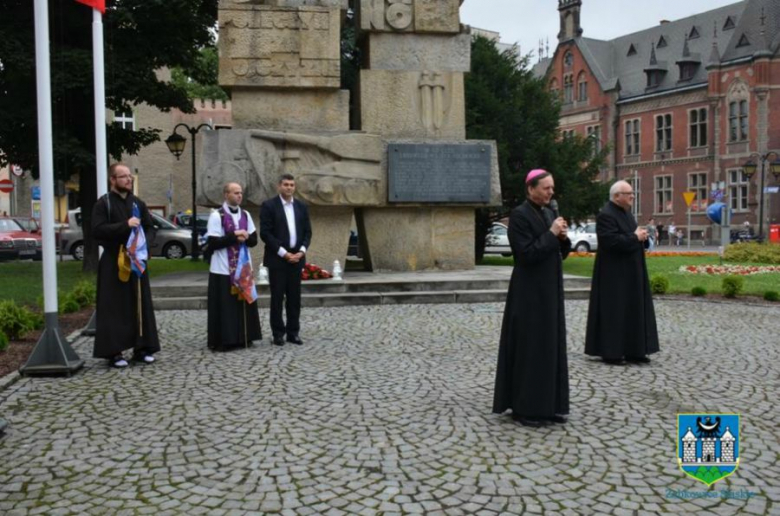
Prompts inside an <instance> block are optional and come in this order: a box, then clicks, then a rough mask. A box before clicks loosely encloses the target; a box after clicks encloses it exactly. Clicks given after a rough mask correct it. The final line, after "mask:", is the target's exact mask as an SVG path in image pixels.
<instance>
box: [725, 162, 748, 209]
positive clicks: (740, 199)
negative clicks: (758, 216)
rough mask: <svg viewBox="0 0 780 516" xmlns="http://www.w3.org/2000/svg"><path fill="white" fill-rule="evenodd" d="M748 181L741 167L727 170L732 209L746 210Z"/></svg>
mask: <svg viewBox="0 0 780 516" xmlns="http://www.w3.org/2000/svg"><path fill="white" fill-rule="evenodd" d="M749 193H750V181H749V178H748V176H746V175H745V173H744V172H743V171H742V169H741V168H739V169H735V170H729V199H731V209H732V210H734V211H748V194H749Z"/></svg>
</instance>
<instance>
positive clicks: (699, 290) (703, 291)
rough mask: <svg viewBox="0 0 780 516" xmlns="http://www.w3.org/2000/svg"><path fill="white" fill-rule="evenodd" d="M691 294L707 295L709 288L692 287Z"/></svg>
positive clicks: (696, 295) (697, 295)
mask: <svg viewBox="0 0 780 516" xmlns="http://www.w3.org/2000/svg"><path fill="white" fill-rule="evenodd" d="M691 295H692V296H695V297H701V296H706V295H707V289H706V288H704V287H693V288H692V289H691Z"/></svg>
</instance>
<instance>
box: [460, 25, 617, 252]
mask: <svg viewBox="0 0 780 516" xmlns="http://www.w3.org/2000/svg"><path fill="white" fill-rule="evenodd" d="M528 61H529V57H528V56H525V57H520V56H518V54H517V51H516V49H510V50H507V51H504V52H501V51H499V50H498V48H497V47H496V44H495V42H494V41H491V40H488V39H486V38H483V37H476V38H474V39H473V40H472V43H471V72H470V73H469V74H468V75H467V76H466V82H465V88H466V135H467V137H468V138H470V139H484V140H495V141H496V144H497V147H498V166H499V172H500V176H501V195H502V206H501V207H500V208H499V209H492V210H488V209H480V210H477V214H476V224H477V225H476V252H477V259H481V258H482V255H483V253H484V247H485V234H486V232H487V229H488V227H489V225H490V222H491V221H493V220H496V219H498V218H501V217H503V216H505V215H506V214H507V213H508V212H509V211H510V210H511V209H512V208H514V207H515V206H517V205H519V204H520V203H522V202H523V201H524V200H525V175H526V174H527V173H528V171H529V170H531V169H534V168H543V169H545V170H549V171H550V172H552V173H553V174H554V176H555V190H556V198H557V199H558V204H559V207H560V212H561V214H562V215H564V216H565V217H566V218H568V219H570V220H582V219H586V218H588V217H591V216H592V215H593V214H595V213H596V212H597V211H598V208H599V207H600V205H601V204H602V203H603V202H604V199H606V195H605V188H606V187H605V186H603V185H600V184H598V183H595V179H596V178H597V176H598V173H599V169H600V168H601V167H602V166H603V163H604V156H605V155H606V152H607V150H606V149H603V150H602V151H601V152H599V153H594V150H593V147H592V142H591V141H589V140H587V139H584V138H581V137H573V138H567V139H562V138H561V137H560V131H559V118H560V102H559V100H558V99H557V98H556V97H555V95H554V94H552V93H550V92H549V91H548V89H547V87H546V81H545V80H544V79H543V78H538V77H535V76H534V74H533V72H532V71H531V70H530V69H529V68H528Z"/></svg>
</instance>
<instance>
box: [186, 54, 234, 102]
mask: <svg viewBox="0 0 780 516" xmlns="http://www.w3.org/2000/svg"><path fill="white" fill-rule="evenodd" d="M189 73H190V75H188V74H187V72H186V71H185V70H184V69H183V68H181V67H177V68H174V69H173V70H171V82H173V83H174V84H175V85H176V86H178V87H180V88H182V89H184V90H185V91H186V92H187V96H188V97H189V98H191V99H215V100H228V99H229V98H230V96H229V95H228V94H227V92H226V91H225V90H223V89H222V88H221V87H220V86H219V54H218V53H217V49H216V48H215V47H204V48H202V49H200V55H199V56H198V59H197V61H196V62H195V66H194V67H193V68H192V69H191V70H190V71H189Z"/></svg>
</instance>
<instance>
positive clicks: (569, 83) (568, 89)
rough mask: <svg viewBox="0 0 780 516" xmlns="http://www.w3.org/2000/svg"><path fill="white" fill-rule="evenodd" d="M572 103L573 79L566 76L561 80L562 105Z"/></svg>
mask: <svg viewBox="0 0 780 516" xmlns="http://www.w3.org/2000/svg"><path fill="white" fill-rule="evenodd" d="M571 102H574V77H573V76H571V75H567V76H565V77H564V78H563V103H564V104H568V103H571Z"/></svg>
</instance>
